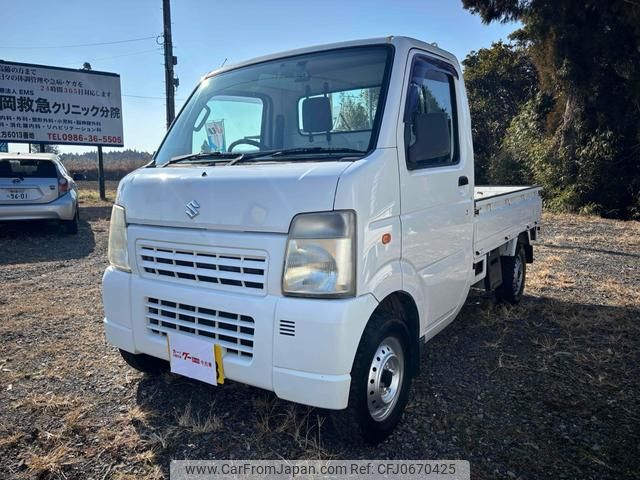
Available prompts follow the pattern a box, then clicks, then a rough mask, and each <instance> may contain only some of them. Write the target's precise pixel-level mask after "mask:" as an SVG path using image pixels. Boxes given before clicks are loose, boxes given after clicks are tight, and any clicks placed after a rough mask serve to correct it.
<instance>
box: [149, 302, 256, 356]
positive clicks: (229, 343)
mask: <svg viewBox="0 0 640 480" xmlns="http://www.w3.org/2000/svg"><path fill="white" fill-rule="evenodd" d="M145 316H146V319H147V328H148V329H149V330H151V332H153V333H155V334H157V335H166V334H167V333H169V332H180V333H181V334H186V335H194V336H197V337H201V338H208V339H211V343H217V344H218V345H220V346H221V347H224V348H225V349H226V351H227V353H229V354H233V355H238V356H240V357H248V358H252V357H253V334H254V324H255V322H254V320H253V318H251V317H249V316H248V315H242V314H239V313H232V312H225V311H223V310H214V309H211V308H204V307H198V306H195V305H187V304H184V303H177V302H170V301H168V300H162V299H159V298H152V297H147V298H145Z"/></svg>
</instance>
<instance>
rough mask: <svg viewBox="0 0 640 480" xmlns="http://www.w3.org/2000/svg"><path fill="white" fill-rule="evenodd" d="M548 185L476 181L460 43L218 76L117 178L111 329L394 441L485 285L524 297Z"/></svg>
mask: <svg viewBox="0 0 640 480" xmlns="http://www.w3.org/2000/svg"><path fill="white" fill-rule="evenodd" d="M540 212H541V200H540V189H539V188H538V187H475V186H474V169H473V145H472V138H471V119H470V115H469V108H468V105H467V99H466V94H465V89H464V82H463V78H462V71H461V69H460V65H459V63H458V61H457V60H456V59H455V57H454V56H453V55H451V54H450V53H447V52H445V51H444V50H441V49H439V48H437V47H435V46H433V45H430V44H427V43H424V42H421V41H418V40H414V39H410V38H405V37H385V38H378V39H369V40H362V41H356V42H347V43H340V44H334V45H327V46H320V47H313V48H307V49H301V50H295V51H291V52H286V53H282V54H277V55H272V56H267V57H262V58H258V59H255V60H252V61H248V62H245V63H242V64H239V65H234V66H230V67H225V68H221V69H218V70H216V71H214V72H212V73H210V74H209V75H207V76H205V77H204V78H203V79H202V80H201V82H200V83H199V85H198V86H197V87H196V89H195V90H194V92H193V93H192V94H191V96H190V97H189V99H188V101H187V102H186V104H185V106H184V107H183V109H182V111H181V112H180V114H179V115H178V117H177V118H176V120H175V121H174V122H173V124H172V125H171V128H170V129H169V131H168V132H167V134H166V137H165V139H164V140H163V142H162V144H161V146H160V148H159V150H158V152H157V153H156V155H155V156H154V160H153V162H152V163H151V164H149V165H148V166H147V167H145V168H142V169H139V170H137V171H135V172H133V173H131V174H130V175H128V176H127V177H125V178H124V179H123V180H122V181H121V183H120V185H119V188H118V193H117V196H116V202H115V205H114V207H113V212H112V220H111V229H110V236H109V261H110V264H111V265H110V266H109V267H108V268H107V270H106V272H105V274H104V280H103V300H104V307H105V319H104V326H105V330H106V336H107V339H108V341H109V342H110V343H111V344H113V345H115V346H117V347H118V348H119V349H120V351H121V353H122V355H123V357H124V359H125V360H126V361H127V362H128V363H129V364H130V365H132V366H133V367H134V368H137V369H139V370H141V371H145V372H148V373H154V372H158V371H163V370H167V369H171V370H172V371H174V372H176V373H179V374H183V375H186V376H190V377H193V378H196V379H198V380H202V381H205V382H208V383H210V384H213V385H218V386H219V387H220V388H224V380H225V379H230V380H233V381H237V382H241V383H246V384H249V385H253V386H256V387H260V388H264V389H267V390H271V391H273V392H275V394H276V395H277V396H278V397H280V398H282V399H285V400H290V401H293V402H298V403H302V404H306V405H312V406H317V407H321V408H326V409H332V410H339V411H342V413H336V418H338V417H339V418H344V419H345V421H348V422H350V423H351V425H350V427H349V429H348V431H349V432H351V433H352V434H353V435H357V436H360V437H361V438H363V439H365V440H368V441H373V442H376V441H380V440H381V439H383V438H385V437H386V436H387V435H388V434H389V433H390V432H391V431H392V430H393V429H394V428H395V426H396V425H397V423H398V422H399V421H400V418H401V415H402V412H403V410H404V407H405V405H406V403H407V400H408V398H409V393H410V386H411V378H412V377H413V376H414V375H415V374H416V373H417V372H418V371H419V359H420V355H419V352H420V346H421V344H423V343H424V342H426V341H428V340H429V339H430V338H432V337H433V336H434V335H435V334H437V333H438V332H439V331H440V330H442V329H443V328H444V327H445V326H446V325H447V324H448V323H450V322H451V321H452V320H453V319H454V318H455V317H456V315H457V314H458V312H459V311H460V309H461V308H462V306H463V304H464V302H465V299H466V297H467V294H468V292H469V290H470V288H471V287H472V286H476V287H481V288H485V289H488V290H495V291H496V294H497V296H498V297H499V299H501V300H504V301H508V302H511V303H516V302H518V301H519V300H520V297H521V296H522V292H523V289H524V283H525V272H526V264H527V263H531V262H532V261H533V247H532V245H533V242H534V241H535V239H536V235H537V232H538V229H539V220H540Z"/></svg>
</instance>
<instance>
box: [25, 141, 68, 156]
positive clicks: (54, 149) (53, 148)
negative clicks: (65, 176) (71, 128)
mask: <svg viewBox="0 0 640 480" xmlns="http://www.w3.org/2000/svg"><path fill="white" fill-rule="evenodd" d="M29 147H30V148H31V152H32V153H40V144H39V143H32V144H31V145H29ZM44 152H45V153H55V154H56V155H57V154H59V153H60V148H59V147H58V145H49V144H46V145H45V146H44Z"/></svg>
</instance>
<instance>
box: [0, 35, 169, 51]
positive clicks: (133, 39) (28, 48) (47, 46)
mask: <svg viewBox="0 0 640 480" xmlns="http://www.w3.org/2000/svg"><path fill="white" fill-rule="evenodd" d="M159 36H161V35H153V36H150V37H140V38H129V39H127V40H115V41H113V42H98V43H79V44H77V45H58V46H55V47H54V46H51V45H43V46H40V47H22V46H20V47H8V46H4V45H0V48H9V49H16V50H17V49H20V50H35V49H41V48H77V47H96V46H98V45H115V44H117V43H129V42H141V41H142V40H151V39H155V38H158V37H159Z"/></svg>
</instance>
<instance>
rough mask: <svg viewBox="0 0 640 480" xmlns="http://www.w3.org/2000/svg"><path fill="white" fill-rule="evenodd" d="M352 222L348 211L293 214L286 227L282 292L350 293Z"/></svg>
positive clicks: (310, 294) (306, 294)
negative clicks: (286, 236) (287, 239)
mask: <svg viewBox="0 0 640 480" xmlns="http://www.w3.org/2000/svg"><path fill="white" fill-rule="evenodd" d="M355 223H356V217H355V213H354V212H352V211H336V212H323V213H303V214H300V215H296V216H295V217H294V219H293V221H292V222H291V228H290V229H289V241H288V244H287V252H286V255H285V263H284V271H283V274H282V291H283V293H284V294H285V295H291V296H304V297H333V298H339V297H347V296H353V295H354V294H355V260H354V243H355V231H356V227H355Z"/></svg>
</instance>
